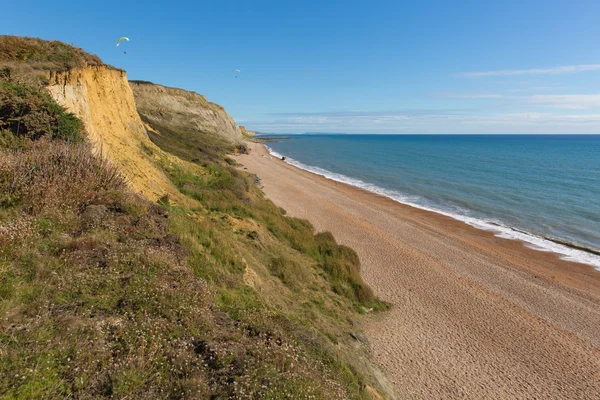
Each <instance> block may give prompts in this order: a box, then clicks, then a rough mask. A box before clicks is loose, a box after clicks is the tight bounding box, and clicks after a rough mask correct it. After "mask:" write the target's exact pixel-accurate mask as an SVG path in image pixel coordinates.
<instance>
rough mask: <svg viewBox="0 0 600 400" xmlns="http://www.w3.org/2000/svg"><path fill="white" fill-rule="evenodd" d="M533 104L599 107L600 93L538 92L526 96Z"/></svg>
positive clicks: (578, 108) (575, 108)
mask: <svg viewBox="0 0 600 400" xmlns="http://www.w3.org/2000/svg"><path fill="white" fill-rule="evenodd" d="M528 99H529V101H530V102H532V103H533V104H535V105H539V106H543V107H553V108H563V109H569V110H590V109H600V94H538V95H533V96H529V97H528Z"/></svg>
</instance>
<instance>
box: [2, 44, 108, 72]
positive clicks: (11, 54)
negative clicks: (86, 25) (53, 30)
mask: <svg viewBox="0 0 600 400" xmlns="http://www.w3.org/2000/svg"><path fill="white" fill-rule="evenodd" d="M7 63H19V64H26V65H29V66H31V67H32V68H33V69H35V70H43V71H66V70H68V69H72V68H82V67H85V66H88V65H90V66H101V65H104V64H103V63H102V60H100V58H99V57H98V56H96V55H94V54H89V53H87V52H85V51H83V50H82V49H80V48H78V47H75V46H73V45H69V44H66V43H63V42H60V41H57V40H51V41H48V40H42V39H37V38H30V37H20V36H0V64H7Z"/></svg>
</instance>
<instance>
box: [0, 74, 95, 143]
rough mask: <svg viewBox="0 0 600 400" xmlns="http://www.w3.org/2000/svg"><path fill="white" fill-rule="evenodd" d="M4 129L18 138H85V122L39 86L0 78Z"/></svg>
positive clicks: (0, 120)
mask: <svg viewBox="0 0 600 400" xmlns="http://www.w3.org/2000/svg"><path fill="white" fill-rule="evenodd" d="M0 129H3V130H7V131H10V132H11V133H12V134H13V135H15V136H16V137H17V138H24V139H26V140H38V139H40V138H42V137H47V138H51V139H64V140H70V141H73V142H79V141H81V140H82V137H83V136H82V134H83V124H82V123H81V121H80V120H79V119H78V118H77V117H76V116H74V115H73V114H71V113H68V112H67V111H65V109H63V108H62V107H61V106H59V105H58V104H56V103H55V102H54V100H52V98H51V97H50V96H49V95H48V94H47V93H44V92H42V91H41V90H39V89H36V88H34V87H31V86H25V85H22V84H18V83H15V82H10V81H0Z"/></svg>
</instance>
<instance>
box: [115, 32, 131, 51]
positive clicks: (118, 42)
mask: <svg viewBox="0 0 600 400" xmlns="http://www.w3.org/2000/svg"><path fill="white" fill-rule="evenodd" d="M124 41H127V42H129V38H128V37H127V36H123V37H120V38H119V40H117V47H119V45H120V44H121V42H124ZM123 54H127V52H126V51H124V52H123Z"/></svg>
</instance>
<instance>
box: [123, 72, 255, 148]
mask: <svg viewBox="0 0 600 400" xmlns="http://www.w3.org/2000/svg"><path fill="white" fill-rule="evenodd" d="M130 85H131V88H132V90H133V94H134V97H135V103H136V106H137V110H138V112H139V114H140V116H141V117H142V120H143V121H144V122H145V123H146V124H147V127H148V128H149V129H148V135H149V136H150V138H151V139H152V141H153V142H155V143H157V144H158V143H160V144H162V145H163V146H167V140H166V138H164V136H165V135H167V136H177V137H178V140H179V141H181V142H185V146H186V147H191V149H190V152H195V153H198V152H199V154H200V155H204V156H205V157H207V158H210V157H215V156H217V155H218V154H219V153H222V152H223V151H226V152H228V153H232V152H234V151H242V152H243V151H245V145H244V144H243V136H242V131H241V129H240V128H239V127H238V126H237V124H236V123H235V121H234V120H233V118H231V117H230V116H229V114H227V112H226V111H225V110H224V109H223V107H221V106H219V105H218V104H215V103H211V102H210V101H208V100H206V99H205V98H204V96H201V95H199V94H197V93H194V92H188V91H186V90H182V89H176V88H169V87H165V86H162V85H156V84H153V83H150V82H142V81H130ZM172 143H173V142H171V144H172ZM165 150H167V151H168V150H169V148H168V147H167V148H165ZM190 154H191V153H190Z"/></svg>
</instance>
